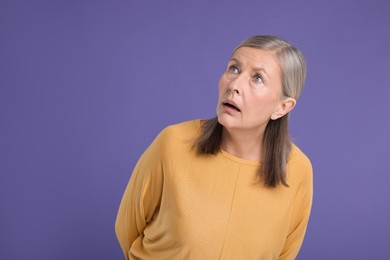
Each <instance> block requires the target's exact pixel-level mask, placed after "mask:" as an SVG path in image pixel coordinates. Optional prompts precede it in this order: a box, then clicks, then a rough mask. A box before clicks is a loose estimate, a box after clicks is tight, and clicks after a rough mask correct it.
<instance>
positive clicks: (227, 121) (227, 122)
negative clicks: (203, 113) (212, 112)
mask: <svg viewBox="0 0 390 260" xmlns="http://www.w3.org/2000/svg"><path fill="white" fill-rule="evenodd" d="M217 118H218V122H219V123H220V124H221V125H222V126H223V127H225V128H236V127H237V122H234V121H235V120H234V118H231V117H228V116H226V115H224V114H222V115H218V116H217Z"/></svg>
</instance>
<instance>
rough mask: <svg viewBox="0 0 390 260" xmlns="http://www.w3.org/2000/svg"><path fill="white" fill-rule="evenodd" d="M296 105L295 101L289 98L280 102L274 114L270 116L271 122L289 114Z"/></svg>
mask: <svg viewBox="0 0 390 260" xmlns="http://www.w3.org/2000/svg"><path fill="white" fill-rule="evenodd" d="M296 103H297V101H296V100H295V99H294V98H291V97H288V98H286V99H283V100H281V101H280V103H279V105H278V106H277V107H276V110H275V112H274V113H273V114H272V115H271V120H276V119H278V118H281V117H282V116H284V115H286V114H287V113H289V112H290V111H291V110H292V109H293V108H294V107H295V104H296Z"/></svg>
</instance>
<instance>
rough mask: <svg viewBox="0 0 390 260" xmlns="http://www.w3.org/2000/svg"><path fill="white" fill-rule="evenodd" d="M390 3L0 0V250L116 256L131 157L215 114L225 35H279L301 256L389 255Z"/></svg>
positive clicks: (4, 254)
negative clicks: (302, 179)
mask: <svg viewBox="0 0 390 260" xmlns="http://www.w3.org/2000/svg"><path fill="white" fill-rule="evenodd" d="M389 13H390V2H389V1H386V0H383V1H380V0H361V1H357V0H354V1H352V0H349V1H315V0H314V1H313V0H294V1H293V0H290V1H250V0H241V1H205V0H202V1H153V2H152V1H140V0H131V1H130V0H128V1H124V0H120V1H59V0H53V1H39V0H38V1H9V0H1V1H0V73H1V74H0V120H1V121H0V124H1V127H0V258H1V259H123V255H122V251H121V249H120V247H119V245H118V243H117V240H116V237H115V233H114V222H115V217H116V213H117V209H118V205H119V202H120V199H121V196H122V193H123V191H124V188H125V186H126V184H127V181H128V179H129V177H130V174H131V171H132V168H133V167H134V165H135V163H136V161H137V159H138V158H139V156H140V154H141V153H142V152H143V151H144V149H145V148H146V147H147V146H148V145H149V144H150V142H151V141H152V140H153V139H154V137H155V136H156V135H157V133H158V132H159V131H160V130H161V129H162V128H164V127H165V126H167V125H170V124H174V123H178V122H182V121H187V120H192V119H195V118H209V117H212V116H214V113H215V106H216V101H217V82H218V79H219V76H220V74H221V73H222V71H223V70H224V69H225V64H226V62H227V60H228V58H229V56H230V54H231V51H232V50H233V48H234V46H235V45H236V44H238V43H239V42H240V41H241V40H243V39H244V38H247V37H249V36H252V35H255V34H274V35H279V36H281V37H283V38H286V39H288V40H289V41H291V42H292V43H293V44H295V45H297V46H298V47H300V48H301V49H302V51H303V52H304V54H305V56H306V58H307V62H308V77H307V81H306V87H305V90H304V93H303V95H302V97H301V99H300V101H299V103H298V106H297V107H296V109H295V110H294V111H293V112H292V117H291V120H292V121H291V134H292V136H293V138H294V140H295V142H296V143H297V144H298V146H300V147H301V149H302V150H303V151H304V152H305V153H306V154H307V155H308V156H309V157H310V158H311V160H312V163H313V166H314V176H315V179H314V184H315V187H314V188H315V193H314V204H313V210H312V216H311V219H310V223H309V227H308V231H307V235H306V238H305V241H304V244H303V247H302V250H301V252H300V254H299V257H298V259H390V251H389V249H388V247H389V246H388V244H389V234H390V221H389V219H390V203H389V198H390V189H389V181H390V174H389V173H390V170H389V167H388V164H389V159H390V152H389V147H390V140H389V132H390V122H389V121H390V117H389V112H390V108H389V103H390V98H389V96H390V90H389V89H390V84H389V75H390V29H389V28H390V15H389Z"/></svg>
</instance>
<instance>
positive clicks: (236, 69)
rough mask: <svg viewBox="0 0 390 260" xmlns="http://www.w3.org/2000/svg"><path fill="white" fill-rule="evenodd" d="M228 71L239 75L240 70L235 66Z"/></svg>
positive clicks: (231, 66)
mask: <svg viewBox="0 0 390 260" xmlns="http://www.w3.org/2000/svg"><path fill="white" fill-rule="evenodd" d="M228 70H229V72H232V73H238V68H237V66H235V65H230V66H229V68H228Z"/></svg>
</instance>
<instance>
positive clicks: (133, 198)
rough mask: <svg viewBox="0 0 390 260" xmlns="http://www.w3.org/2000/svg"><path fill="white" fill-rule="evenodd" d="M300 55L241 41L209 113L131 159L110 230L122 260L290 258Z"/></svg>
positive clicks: (262, 40)
mask: <svg viewBox="0 0 390 260" xmlns="http://www.w3.org/2000/svg"><path fill="white" fill-rule="evenodd" d="M305 75H306V65H305V61H304V58H303V55H302V54H301V52H300V51H299V50H298V49H297V48H295V47H293V46H292V45H291V44H289V43H288V42H286V41H284V40H282V39H280V38H277V37H274V36H268V35H259V36H254V37H251V38H249V39H246V40H244V41H243V42H242V43H241V44H239V45H238V47H237V48H236V49H235V50H234V51H233V54H232V56H231V58H230V60H229V61H228V65H227V68H226V70H225V71H224V72H223V74H222V76H221V78H220V80H219V99H218V103H217V116H216V117H215V118H213V119H209V120H194V121H189V122H184V123H180V124H177V125H172V126H169V127H167V128H165V129H164V130H163V131H162V132H161V133H160V134H159V135H158V136H157V138H156V139H155V140H154V141H153V143H152V144H151V145H150V146H149V147H148V149H147V150H146V151H145V152H144V154H143V155H142V156H141V158H140V159H139V161H138V163H137V165H136V167H135V169H134V171H133V174H132V176H131V178H130V181H129V184H128V186H127V188H126V190H125V193H124V195H123V198H122V202H121V204H120V207H119V212H118V216H117V220H116V227H115V228H116V234H117V237H118V240H119V243H120V245H121V247H122V249H123V252H124V254H125V256H126V259H208V260H209V259H294V258H295V257H296V256H297V254H298V251H299V249H300V247H301V244H302V241H303V238H304V235H305V231H306V227H307V223H308V220H309V215H310V210H311V204H312V167H311V163H310V161H309V159H308V158H307V157H306V156H305V155H304V153H303V152H302V151H301V150H300V149H299V148H298V147H297V146H296V145H294V144H292V142H291V141H290V138H289V135H288V115H289V112H290V111H291V110H292V109H293V108H294V106H295V104H296V101H297V99H298V97H299V96H300V94H301V91H302V88H303V84H304V81H305Z"/></svg>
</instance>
